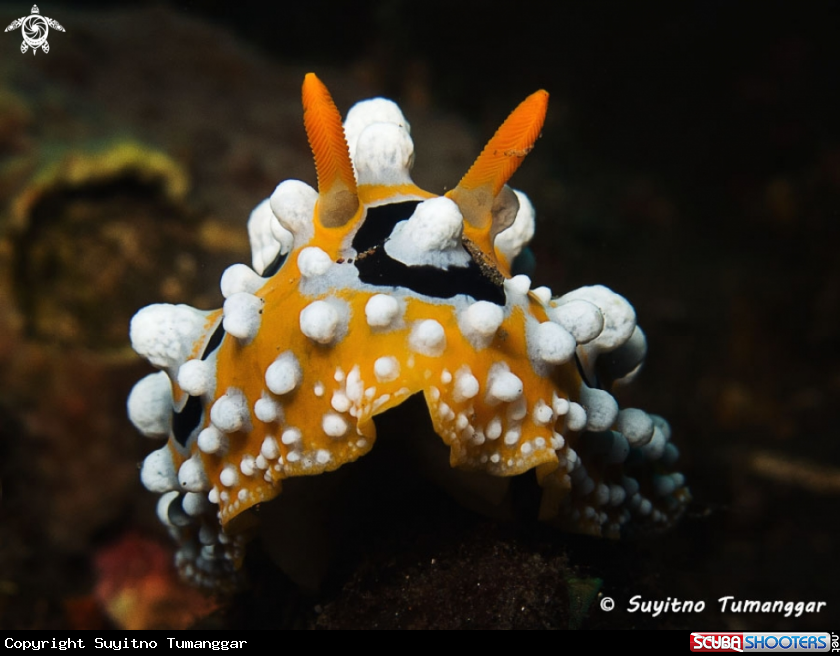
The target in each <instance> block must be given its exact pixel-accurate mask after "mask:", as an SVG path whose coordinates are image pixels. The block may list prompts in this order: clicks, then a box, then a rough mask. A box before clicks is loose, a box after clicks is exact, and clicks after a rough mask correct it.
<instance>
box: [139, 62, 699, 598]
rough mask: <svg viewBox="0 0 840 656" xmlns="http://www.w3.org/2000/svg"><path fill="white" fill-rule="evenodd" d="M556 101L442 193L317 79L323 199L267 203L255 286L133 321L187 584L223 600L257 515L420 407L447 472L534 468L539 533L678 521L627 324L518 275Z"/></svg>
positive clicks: (662, 443) (314, 195)
mask: <svg viewBox="0 0 840 656" xmlns="http://www.w3.org/2000/svg"><path fill="white" fill-rule="evenodd" d="M547 105H548V94H547V93H546V92H545V91H537V92H536V93H534V94H533V95H531V96H529V97H528V98H527V99H526V100H525V101H523V102H522V103H521V104H520V105H519V106H518V107H517V108H516V109H515V110H514V111H513V112H512V113H511V114H510V116H509V117H508V118H507V119H506V120H505V121H504V123H503V124H502V126H501V127H500V128H499V130H498V131H497V132H496V134H495V135H494V136H493V137H492V139H490V141H489V142H488V144H487V146H486V147H485V148H484V150H483V151H482V152H481V153H480V154H479V156H478V158H477V160H476V161H475V163H474V164H473V166H472V167H471V168H470V169H469V170H468V171H467V173H466V174H465V175H464V177H463V178H462V179H461V181H460V182H459V183H458V184H457V186H455V187H454V188H453V189H451V190H450V191H448V192H447V193H445V194H444V195H442V196H439V195H436V194H433V193H430V192H428V191H424V190H423V189H420V188H419V187H418V186H416V185H415V184H414V183H413V182H412V180H411V177H410V174H409V172H410V169H411V166H412V164H413V159H414V146H413V143H412V140H411V137H410V127H409V124H408V122H407V121H406V120H405V118H404V116H403V114H402V112H401V111H400V109H399V107H397V105H396V104H394V103H393V102H391V101H389V100H385V99H382V98H375V99H372V100H367V101H364V102H360V103H358V104H356V105H355V106H354V107H353V108H352V109H351V110H350V112H349V113H348V115H347V118H346V120H345V121H344V122H343V123H342V121H341V116H340V114H339V112H338V110H337V108H336V106H335V104H334V102H333V100H332V98H331V96H330V94H329V92H328V91H327V89H326V87H325V86H324V85H323V84H322V83H321V81H320V80H319V79H318V78H317V77H316V76H315V75H313V74H309V75H307V76H306V78H305V80H304V83H303V119H304V126H305V129H306V133H307V136H308V138H309V144H310V146H311V148H312V152H313V154H314V160H315V168H316V172H317V178H318V189H317V190H315V189H313V188H311V187H310V186H308V185H307V184H305V183H303V182H300V181H297V180H287V181H285V182H282V183H281V184H280V185H279V186H278V187H277V188H276V189H275V191H274V192H273V193H272V195H271V197H270V198H269V199H267V200H265V201H263V202H262V203H260V204H259V205H258V206H257V207H256V209H255V210H254V211H253V213H252V214H251V217H250V219H249V221H248V232H249V236H250V241H251V245H252V251H253V252H252V264H253V268H251V267H248V266H246V265H244V264H235V265H233V266H231V267H230V268H228V269H227V270H226V271H225V273H224V275H223V276H222V279H221V290H222V293H223V295H224V297H225V299H226V300H225V302H224V307H223V308H222V309H220V310H213V311H202V310H197V309H194V308H192V307H189V306H186V305H164V304H160V305H152V306H149V307H146V308H144V309H142V310H140V311H139V312H138V313H137V314H136V315H135V317H134V318H133V320H132V322H131V342H132V346H133V347H134V349H135V350H136V351H137V352H138V353H139V354H141V355H142V356H144V357H145V358H147V359H148V360H149V362H151V364H152V365H154V366H155V367H157V368H158V369H160V371H159V372H158V373H154V374H151V375H149V376H147V377H146V378H144V379H142V380H141V381H140V382H139V383H137V385H136V386H135V387H134V389H133V390H132V392H131V395H130V397H129V399H128V412H129V416H130V418H131V421H132V422H133V423H134V425H135V426H136V427H137V428H138V429H139V430H140V432H141V433H143V434H144V435H147V436H148V437H151V438H160V439H161V440H166V444H165V445H164V446H162V447H161V448H160V449H158V450H156V451H153V452H152V453H151V454H150V455H149V456H148V457H147V458H146V459H145V461H144V462H143V466H142V470H141V478H142V482H143V484H144V485H145V487H146V488H148V489H149V490H150V491H151V492H154V493H157V494H159V495H160V501H159V503H158V515H159V517H160V519H161V521H162V522H163V523H164V524H165V525H166V526H167V527H168V528H169V530H170V532H171V534H172V535H173V537H174V538H175V539H176V540H177V541H178V543H179V550H178V552H177V556H176V562H177V564H178V566H179V569H180V571H181V573H182V575H183V576H184V577H185V578H187V579H189V580H192V581H193V582H195V583H197V584H199V585H206V586H224V585H227V584H229V583H230V582H232V581H233V580H234V579H235V576H236V571H237V569H238V568H239V567H240V565H241V561H242V557H243V549H244V543H245V537H244V535H245V531H244V530H243V525H248V522H247V521H246V520H245V519H244V517H247V516H248V513H245V511H246V510H248V509H249V508H251V507H252V506H254V505H256V504H259V503H262V502H265V501H268V500H270V499H272V498H274V497H276V496H277V495H278V494H279V493H280V490H281V485H282V481H283V479H285V478H288V477H292V476H310V475H313V474H319V473H322V472H326V471H331V470H334V469H336V468H338V467H340V466H342V465H344V464H346V463H348V462H352V461H354V460H356V459H357V458H359V457H360V456H362V455H364V454H365V453H367V452H368V451H369V450H370V449H371V448H372V447H373V444H374V441H375V439H376V430H375V426H374V422H373V418H374V417H375V416H376V415H378V414H380V413H383V412H385V411H387V410H388V409H389V408H393V407H395V406H398V405H400V404H401V403H403V402H404V401H405V400H406V399H408V398H409V397H410V396H412V395H414V394H416V393H419V392H422V393H423V396H424V398H425V400H426V403H427V405H428V409H429V412H430V414H431V418H432V423H433V426H434V430H435V431H436V432H437V434H438V435H439V436H440V438H441V439H442V440H443V441H444V443H445V444H446V445H447V446H448V447H449V449H450V463H451V465H452V466H453V467H458V468H463V469H468V470H482V471H484V472H487V473H488V474H492V475H495V476H514V475H517V474H522V473H523V472H526V471H528V470H530V469H534V470H535V471H536V477H537V480H538V482H539V484H540V485H541V486H542V488H543V496H542V502H541V508H540V514H541V517H542V518H543V519H546V520H550V521H554V522H556V523H558V524H559V525H561V526H563V527H565V528H568V529H570V530H574V531H577V532H583V533H588V534H591V535H596V536H600V535H603V536H607V537H610V538H616V537H619V536H620V535H621V533H622V531H623V529H624V527H625V526H626V525H628V523H630V522H631V521H632V523H633V524H635V523H638V522H641V523H643V524H646V525H648V526H650V527H654V528H655V527H664V526H667V525H668V524H670V523H672V522H673V521H674V520H675V519H676V518H677V517H678V516H679V515H680V513H681V512H682V510H683V509H684V508H685V506H686V503H687V502H688V500H689V492H688V489H687V488H686V486H685V484H684V480H683V476H682V475H681V474H680V473H678V472H676V471H674V469H673V465H674V463H675V460H676V459H677V456H678V452H677V449H676V448H675V446H674V445H673V444H672V443H671V441H670V429H669V427H668V424H667V423H666V422H665V420H664V419H662V418H661V417H658V416H656V415H651V414H647V413H646V412H644V411H642V410H639V409H635V408H628V409H622V410H620V409H619V407H618V403H617V402H616V400H615V398H614V397H613V396H612V394H611V393H610V389H612V388H613V386H614V385H615V384H617V383H624V382H628V381H629V380H631V379H632V378H633V377H634V376H635V374H636V373H637V372H638V370H639V368H640V366H641V364H642V360H643V359H644V356H645V352H646V342H645V336H644V333H643V332H642V330H641V329H640V328H639V327H638V326H637V325H636V315H635V312H634V310H633V307H632V306H631V305H630V304H629V303H628V302H627V301H626V300H625V299H624V298H623V297H622V296H620V295H618V294H616V293H614V292H612V291H610V290H609V289H607V288H606V287H603V286H591V287H583V288H581V289H578V290H575V291H572V292H570V293H567V294H565V295H562V296H555V295H554V294H553V293H552V291H551V290H550V289H549V288H547V287H536V288H532V287H531V280H530V279H529V278H528V276H525V275H512V267H513V264H514V260H515V259H516V257H517V256H518V255H519V254H520V252H522V250H523V249H524V248H525V247H526V245H527V243H528V241H529V240H530V239H531V238H532V236H533V233H534V210H533V207H532V205H531V203H530V201H529V200H528V198H527V197H526V196H525V195H524V194H522V193H520V192H518V191H514V190H512V189H511V188H510V187H508V186H507V184H506V183H507V181H508V179H509V178H510V177H511V176H512V175H513V173H514V171H516V169H517V168H518V166H519V165H520V163H521V162H522V160H523V159H524V157H525V155H526V154H527V153H528V152H529V151H530V150H531V148H532V147H533V145H534V142H535V141H536V139H537V138H538V137H539V135H540V131H541V129H542V125H543V121H544V119H545V114H546V109H547ZM243 513H245V514H244V515H243Z"/></svg>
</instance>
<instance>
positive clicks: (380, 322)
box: [365, 294, 400, 328]
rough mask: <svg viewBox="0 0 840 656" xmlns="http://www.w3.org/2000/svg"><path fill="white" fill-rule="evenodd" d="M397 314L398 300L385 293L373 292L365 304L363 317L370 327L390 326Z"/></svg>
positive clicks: (398, 311)
mask: <svg viewBox="0 0 840 656" xmlns="http://www.w3.org/2000/svg"><path fill="white" fill-rule="evenodd" d="M399 314H400V304H399V302H398V301H397V299H395V298H394V297H393V296H388V295H387V294H374V295H373V296H371V297H370V298H369V299H368V302H367V303H366V304H365V318H366V319H367V323H368V325H369V326H370V327H371V328H385V327H387V326H390V325H391V324H392V323H393V322H394V320H395V319H396V318H397V317H398V316H399Z"/></svg>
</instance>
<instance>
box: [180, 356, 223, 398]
mask: <svg viewBox="0 0 840 656" xmlns="http://www.w3.org/2000/svg"><path fill="white" fill-rule="evenodd" d="M178 385H179V386H180V388H181V389H182V390H184V391H185V392H186V393H187V394H189V395H190V396H201V395H202V394H206V393H207V392H211V391H213V389H215V387H216V369H215V367H214V366H213V364H212V363H211V362H208V361H207V360H187V361H186V362H185V363H184V364H182V365H181V367H180V369H178Z"/></svg>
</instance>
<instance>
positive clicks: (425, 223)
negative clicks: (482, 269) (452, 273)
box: [385, 196, 470, 269]
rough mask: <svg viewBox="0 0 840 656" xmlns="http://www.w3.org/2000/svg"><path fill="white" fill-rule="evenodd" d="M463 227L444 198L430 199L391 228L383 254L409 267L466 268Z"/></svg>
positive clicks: (461, 219) (458, 213) (456, 211)
mask: <svg viewBox="0 0 840 656" xmlns="http://www.w3.org/2000/svg"><path fill="white" fill-rule="evenodd" d="M463 227H464V217H463V216H462V215H461V210H459V209H458V206H457V205H456V204H455V203H454V202H453V201H451V200H449V199H448V198H446V197H444V196H438V197H436V198H430V199H428V200H424V201H423V202H422V203H420V204H419V205H418V206H417V207H416V208H415V210H414V213H413V214H412V215H411V217H409V218H408V219H407V220H406V221H400V222H399V223H397V225H395V226H394V229H393V230H392V231H391V238H390V239H389V240H388V241H386V242H385V252H386V253H387V254H388V256H389V257H391V258H393V259H395V260H397V261H398V262H402V263H403V264H407V265H408V266H424V265H426V266H434V267H437V268H439V269H448V268H449V267H451V266H455V267H466V266H467V265H468V264H469V263H470V255H469V253H467V251H466V250H465V249H464V247H463V246H462V245H461V235H462V233H463Z"/></svg>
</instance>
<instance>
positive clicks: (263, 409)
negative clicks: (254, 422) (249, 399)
mask: <svg viewBox="0 0 840 656" xmlns="http://www.w3.org/2000/svg"><path fill="white" fill-rule="evenodd" d="M254 415H255V416H256V418H257V419H259V420H260V421H262V422H264V423H267V424H268V423H271V422H275V421H280V420H281V419H282V418H283V408H282V406H281V405H280V404H279V403H278V402H277V401H275V400H274V399H273V398H271V397H270V396H268V395H267V394H266V393H265V392H263V394H262V396H261V397H260V398H259V399H257V401H256V403H254Z"/></svg>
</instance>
